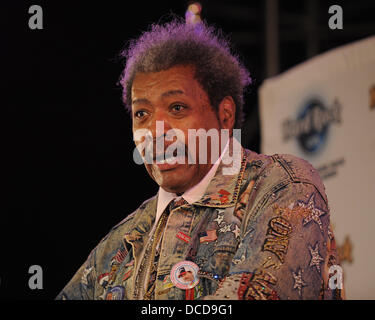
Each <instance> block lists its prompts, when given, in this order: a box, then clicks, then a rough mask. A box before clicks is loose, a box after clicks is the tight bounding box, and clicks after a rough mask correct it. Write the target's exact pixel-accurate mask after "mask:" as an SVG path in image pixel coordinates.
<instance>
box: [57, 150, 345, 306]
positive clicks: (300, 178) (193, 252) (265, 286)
mask: <svg viewBox="0 0 375 320" xmlns="http://www.w3.org/2000/svg"><path fill="white" fill-rule="evenodd" d="M241 152H242V153H241V155H242V162H241V168H240V170H239V172H237V173H235V174H233V175H223V174H222V169H223V167H225V166H226V165H225V164H224V163H220V165H219V167H218V170H217V172H216V174H215V176H214V178H213V179H212V180H211V182H210V184H209V186H208V188H207V189H206V192H205V194H204V195H203V197H202V198H201V199H200V200H198V201H196V202H195V203H193V204H191V205H190V204H185V205H183V206H181V207H178V208H176V209H174V210H172V211H171V212H170V214H169V217H168V221H167V225H166V227H165V231H164V236H163V240H162V243H161V248H160V257H159V262H158V268H157V277H156V283H155V295H154V297H155V299H163V300H165V299H169V300H183V299H186V294H185V293H186V292H185V291H186V290H183V289H180V288H178V287H176V286H174V285H173V283H172V282H171V278H170V272H171V269H172V267H173V266H174V265H175V264H176V263H178V262H181V261H186V260H188V261H192V262H194V263H195V264H196V265H197V266H198V267H199V271H198V276H199V283H198V285H197V286H196V287H195V288H194V294H193V298H194V299H241V300H242V299H246V300H252V299H341V298H342V297H343V290H342V287H340V286H337V285H336V286H332V283H333V284H334V283H335V282H334V281H330V277H333V275H334V273H331V274H330V273H329V272H330V267H332V266H333V267H335V266H338V265H339V261H338V255H337V250H336V246H335V241H334V236H333V233H332V230H331V228H330V213H329V207H328V202H327V197H326V194H325V189H324V186H323V183H322V181H321V179H320V177H319V175H318V173H317V171H316V170H315V169H314V168H313V167H312V166H311V165H310V164H309V163H308V162H306V161H304V160H302V159H299V158H296V157H294V156H290V155H273V156H266V155H262V154H257V153H255V152H252V151H250V150H246V149H242V150H241ZM156 206H157V195H156V196H154V197H153V198H151V199H149V200H147V201H145V202H144V203H143V204H142V205H141V206H140V207H139V208H138V209H137V210H136V211H135V212H133V213H132V214H130V215H128V216H127V217H126V218H125V219H124V220H123V221H121V222H120V223H119V224H118V225H116V226H115V227H113V228H112V229H111V230H110V232H109V233H108V235H107V236H106V237H104V238H103V239H102V240H101V242H100V243H99V244H98V245H97V246H96V247H95V249H94V250H92V252H91V253H90V255H89V257H88V258H87V260H86V262H85V263H84V264H83V265H82V266H81V268H80V269H79V270H78V271H77V273H76V274H75V275H74V276H73V278H72V279H71V280H70V282H69V283H68V284H67V285H66V286H65V288H64V289H63V290H62V291H61V292H60V293H59V295H58V296H57V298H56V299H95V300H96V299H103V300H124V299H125V300H127V299H141V298H142V296H141V295H140V286H141V284H140V283H142V281H141V279H139V277H138V274H139V273H138V272H137V271H138V269H137V267H138V266H139V264H140V261H141V259H142V251H143V248H144V247H145V245H146V244H147V241H148V240H149V238H150V230H151V229H152V226H153V223H154V220H155V214H156ZM207 231H209V232H210V234H211V235H212V234H214V236H212V237H208V238H204V239H207V241H202V234H207ZM178 233H180V234H181V233H183V234H184V235H185V236H186V237H185V238H184V239H181V237H178V236H176V235H177V234H178ZM336 275H337V273H336Z"/></svg>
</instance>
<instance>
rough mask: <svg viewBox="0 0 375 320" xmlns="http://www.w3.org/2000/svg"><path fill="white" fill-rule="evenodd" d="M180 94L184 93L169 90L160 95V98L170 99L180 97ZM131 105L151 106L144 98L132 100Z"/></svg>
mask: <svg viewBox="0 0 375 320" xmlns="http://www.w3.org/2000/svg"><path fill="white" fill-rule="evenodd" d="M181 94H185V92H183V91H182V90H169V91H167V92H164V93H163V94H162V95H161V97H162V98H168V97H171V96H175V95H181ZM132 104H133V105H135V104H151V102H150V101H149V100H148V99H146V98H140V99H135V100H133V101H132Z"/></svg>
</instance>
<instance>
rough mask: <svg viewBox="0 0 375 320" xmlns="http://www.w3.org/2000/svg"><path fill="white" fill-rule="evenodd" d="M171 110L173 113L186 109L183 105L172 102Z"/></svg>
mask: <svg viewBox="0 0 375 320" xmlns="http://www.w3.org/2000/svg"><path fill="white" fill-rule="evenodd" d="M171 109H172V111H173V112H174V113H178V112H181V111H183V110H184V109H186V107H185V106H183V105H182V104H174V105H173V106H172V107H171Z"/></svg>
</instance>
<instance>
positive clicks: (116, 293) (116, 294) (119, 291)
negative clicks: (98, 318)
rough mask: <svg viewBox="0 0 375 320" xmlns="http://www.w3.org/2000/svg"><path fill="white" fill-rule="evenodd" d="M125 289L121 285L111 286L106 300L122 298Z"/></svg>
mask: <svg viewBox="0 0 375 320" xmlns="http://www.w3.org/2000/svg"><path fill="white" fill-rule="evenodd" d="M124 293H125V289H124V287H123V286H116V287H113V288H111V289H110V290H109V291H108V293H107V296H106V298H105V299H106V300H123V299H124Z"/></svg>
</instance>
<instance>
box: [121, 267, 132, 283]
mask: <svg viewBox="0 0 375 320" xmlns="http://www.w3.org/2000/svg"><path fill="white" fill-rule="evenodd" d="M132 273H133V269H131V270H129V271H128V272H125V274H124V276H123V277H122V281H125V280H127V279H129V278H130V276H131V275H132Z"/></svg>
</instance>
